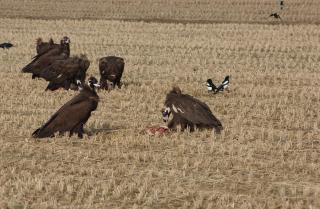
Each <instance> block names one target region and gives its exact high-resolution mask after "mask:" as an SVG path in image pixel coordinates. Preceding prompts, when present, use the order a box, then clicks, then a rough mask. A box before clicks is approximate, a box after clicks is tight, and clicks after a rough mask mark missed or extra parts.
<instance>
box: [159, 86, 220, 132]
mask: <svg viewBox="0 0 320 209" xmlns="http://www.w3.org/2000/svg"><path fill="white" fill-rule="evenodd" d="M171 113H172V115H173V117H172V120H171V121H169V117H170V115H171ZM162 117H163V120H164V121H165V122H167V123H168V128H169V129H173V130H175V129H177V128H178V127H179V126H180V128H181V130H182V131H183V130H185V129H187V128H188V129H189V130H190V131H194V129H195V128H200V129H201V128H214V129H215V130H216V132H217V133H220V131H221V130H223V127H222V124H221V122H220V121H219V120H218V119H217V118H216V117H215V116H214V115H213V114H212V112H211V110H210V108H209V107H208V105H206V104H205V103H204V102H201V101H200V100H198V99H196V98H194V97H192V96H190V95H188V94H182V93H181V90H180V88H179V87H174V88H173V89H172V90H171V91H170V92H169V93H168V94H167V96H166V100H165V103H164V108H163V109H162Z"/></svg>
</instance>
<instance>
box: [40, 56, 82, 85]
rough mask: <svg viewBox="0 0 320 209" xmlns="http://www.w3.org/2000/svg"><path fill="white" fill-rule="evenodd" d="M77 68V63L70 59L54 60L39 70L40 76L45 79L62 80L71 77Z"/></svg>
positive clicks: (78, 67)
mask: <svg viewBox="0 0 320 209" xmlns="http://www.w3.org/2000/svg"><path fill="white" fill-rule="evenodd" d="M79 69H80V66H79V64H78V63H76V62H72V60H71V59H65V60H56V61H54V62H53V63H52V64H51V65H49V66H48V67H46V68H44V69H43V70H42V71H41V73H40V77H42V78H44V79H46V80H47V81H54V82H63V81H64V80H66V79H69V78H72V77H73V76H74V75H75V74H76V73H77V72H78V70H79Z"/></svg>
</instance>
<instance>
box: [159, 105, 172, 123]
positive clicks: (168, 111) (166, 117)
mask: <svg viewBox="0 0 320 209" xmlns="http://www.w3.org/2000/svg"><path fill="white" fill-rule="evenodd" d="M161 113H162V119H163V122H165V123H167V122H168V121H169V117H170V114H171V109H170V107H164V108H162V109H161Z"/></svg>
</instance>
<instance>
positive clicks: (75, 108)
mask: <svg viewBox="0 0 320 209" xmlns="http://www.w3.org/2000/svg"><path fill="white" fill-rule="evenodd" d="M91 110H92V109H91V101H90V100H89V99H88V98H87V97H86V96H85V95H83V94H81V93H80V94H78V95H77V96H75V97H74V98H73V99H71V100H70V101H69V102H67V103H66V104H64V105H63V106H62V107H61V108H60V109H59V110H58V111H57V112H56V113H55V114H54V115H53V116H51V118H50V119H49V120H48V121H47V122H46V123H45V124H44V125H43V126H42V127H40V128H39V129H37V130H36V131H34V132H33V134H32V136H33V137H35V138H44V137H51V136H53V135H54V133H55V132H57V131H60V132H66V131H70V130H72V129H73V128H74V127H75V126H77V125H78V124H79V123H81V122H85V121H86V120H87V119H88V118H89V117H90V113H91Z"/></svg>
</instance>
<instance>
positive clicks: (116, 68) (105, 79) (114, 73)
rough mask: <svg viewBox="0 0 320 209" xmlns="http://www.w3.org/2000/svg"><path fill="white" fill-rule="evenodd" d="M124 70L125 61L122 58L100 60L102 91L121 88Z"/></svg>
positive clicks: (110, 57) (113, 57)
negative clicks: (116, 87)
mask: <svg viewBox="0 0 320 209" xmlns="http://www.w3.org/2000/svg"><path fill="white" fill-rule="evenodd" d="M123 70H124V60H123V58H121V57H116V56H108V57H102V58H100V59H99V71H100V84H101V88H102V89H106V90H108V89H113V88H114V87H115V85H117V86H118V88H119V89H120V88H121V82H120V80H121V77H122V73H123Z"/></svg>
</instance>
